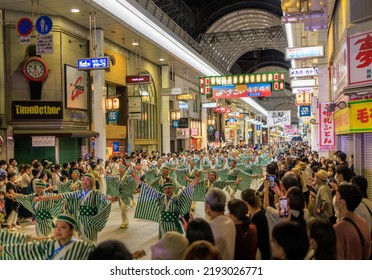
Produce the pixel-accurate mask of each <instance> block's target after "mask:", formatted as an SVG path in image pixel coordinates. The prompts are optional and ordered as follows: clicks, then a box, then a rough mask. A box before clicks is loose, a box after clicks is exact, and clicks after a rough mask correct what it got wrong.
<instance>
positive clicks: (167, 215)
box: [132, 173, 199, 239]
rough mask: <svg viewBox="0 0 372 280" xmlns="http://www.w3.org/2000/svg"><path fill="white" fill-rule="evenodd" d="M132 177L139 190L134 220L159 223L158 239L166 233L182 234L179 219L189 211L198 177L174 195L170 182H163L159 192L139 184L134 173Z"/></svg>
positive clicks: (141, 183)
mask: <svg viewBox="0 0 372 280" xmlns="http://www.w3.org/2000/svg"><path fill="white" fill-rule="evenodd" d="M132 176H133V178H134V180H135V181H136V183H137V184H140V188H141V192H140V196H139V198H138V203H137V207H136V211H135V213H134V218H137V219H144V220H150V221H154V222H157V223H159V239H160V238H161V237H162V236H163V235H164V233H166V232H168V231H178V232H180V233H183V229H182V225H181V222H180V218H181V217H182V216H184V215H185V214H186V213H188V212H189V211H190V205H191V199H192V193H193V189H194V186H195V185H196V184H197V183H198V181H199V177H195V179H194V180H193V182H192V183H191V184H190V185H189V186H188V187H186V188H185V189H184V190H182V191H181V192H180V193H179V194H177V195H176V194H175V192H174V188H175V187H174V184H173V182H172V181H170V180H168V181H165V182H164V184H163V191H162V192H159V191H158V190H156V189H155V188H153V187H151V186H149V185H147V184H146V183H144V182H141V181H140V179H139V178H138V176H137V175H136V174H135V173H133V174H132Z"/></svg>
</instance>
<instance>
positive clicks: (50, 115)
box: [12, 101, 63, 120]
mask: <svg viewBox="0 0 372 280" xmlns="http://www.w3.org/2000/svg"><path fill="white" fill-rule="evenodd" d="M12 112H13V119H14V120H26V119H27V120H35V119H38V120H40V119H62V118H63V107H62V102H47V101H44V102H43V101H13V106H12Z"/></svg>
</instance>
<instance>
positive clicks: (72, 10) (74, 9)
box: [71, 8, 80, 14]
mask: <svg viewBox="0 0 372 280" xmlns="http://www.w3.org/2000/svg"><path fill="white" fill-rule="evenodd" d="M79 12H80V10H79V9H77V8H73V9H71V13H74V14H76V13H79Z"/></svg>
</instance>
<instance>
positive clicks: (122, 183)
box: [106, 164, 141, 229]
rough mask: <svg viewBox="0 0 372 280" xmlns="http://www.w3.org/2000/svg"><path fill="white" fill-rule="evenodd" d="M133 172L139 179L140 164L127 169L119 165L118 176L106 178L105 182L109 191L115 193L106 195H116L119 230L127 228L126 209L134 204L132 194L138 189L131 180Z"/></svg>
mask: <svg viewBox="0 0 372 280" xmlns="http://www.w3.org/2000/svg"><path fill="white" fill-rule="evenodd" d="M133 172H135V173H137V176H138V177H141V173H140V172H141V164H138V165H136V166H134V167H132V166H130V167H129V168H127V167H125V166H123V165H120V167H119V176H111V177H114V179H113V180H111V178H109V176H106V180H107V182H110V183H108V186H109V189H110V190H111V189H115V191H110V192H108V194H110V195H117V197H118V200H119V206H120V209H121V224H120V228H122V229H127V228H128V226H129V218H128V214H127V212H128V209H129V208H130V207H131V206H132V204H134V192H135V190H136V188H137V187H138V184H137V183H136V182H135V181H134V180H133V178H132V176H131V174H132V173H133ZM134 205H135V204H134Z"/></svg>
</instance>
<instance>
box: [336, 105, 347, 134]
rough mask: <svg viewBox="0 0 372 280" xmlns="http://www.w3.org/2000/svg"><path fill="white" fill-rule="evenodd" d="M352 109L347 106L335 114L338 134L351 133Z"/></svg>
mask: <svg viewBox="0 0 372 280" xmlns="http://www.w3.org/2000/svg"><path fill="white" fill-rule="evenodd" d="M349 111H350V109H349V108H345V109H342V110H338V111H337V112H336V113H335V114H334V121H335V132H336V134H345V133H350V118H349V115H350V113H349Z"/></svg>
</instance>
